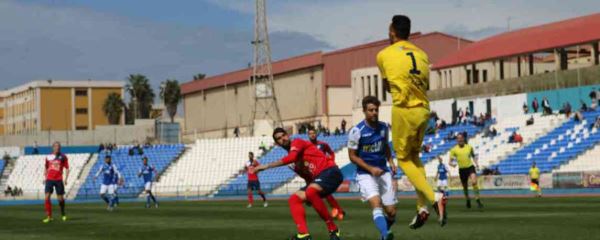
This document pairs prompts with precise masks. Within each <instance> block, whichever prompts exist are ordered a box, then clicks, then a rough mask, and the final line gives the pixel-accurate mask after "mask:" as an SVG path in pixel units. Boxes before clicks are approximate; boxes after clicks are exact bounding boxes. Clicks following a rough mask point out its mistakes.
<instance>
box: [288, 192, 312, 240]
mask: <svg viewBox="0 0 600 240" xmlns="http://www.w3.org/2000/svg"><path fill="white" fill-rule="evenodd" d="M303 202H304V201H302V199H300V197H298V195H296V194H292V196H290V199H289V200H288V203H289V205H290V213H291V214H292V219H294V223H296V228H297V229H298V233H299V234H307V233H308V227H307V226H306V213H305V211H304V206H302V203H303Z"/></svg>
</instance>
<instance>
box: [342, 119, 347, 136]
mask: <svg viewBox="0 0 600 240" xmlns="http://www.w3.org/2000/svg"><path fill="white" fill-rule="evenodd" d="M346 124H347V123H346V119H342V124H341V125H342V134H346Z"/></svg>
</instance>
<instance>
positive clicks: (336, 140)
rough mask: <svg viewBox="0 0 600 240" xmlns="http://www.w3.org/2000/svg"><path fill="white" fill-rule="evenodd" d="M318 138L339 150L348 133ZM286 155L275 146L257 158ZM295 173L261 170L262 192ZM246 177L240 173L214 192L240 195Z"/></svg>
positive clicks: (274, 158) (268, 159)
mask: <svg viewBox="0 0 600 240" xmlns="http://www.w3.org/2000/svg"><path fill="white" fill-rule="evenodd" d="M291 138H292V139H296V138H301V139H305V140H306V139H308V136H307V135H306V134H298V135H293V136H292V137H291ZM319 140H321V141H324V142H327V143H328V144H329V145H330V146H331V148H332V149H333V151H336V152H337V151H339V150H340V149H342V148H343V147H344V146H346V143H347V140H348V135H338V136H319ZM285 155H287V152H286V151H285V150H284V149H283V148H281V147H275V148H273V149H272V151H270V152H269V153H268V154H265V155H264V156H263V157H262V158H260V159H258V161H259V162H260V163H261V164H267V163H271V162H275V161H277V160H279V159H281V158H282V157H284V156H285ZM295 175H296V174H295V173H294V172H293V171H292V170H290V169H289V168H287V167H279V168H274V169H269V170H267V171H264V172H262V173H261V174H260V175H259V179H260V181H261V188H262V190H263V191H264V192H266V193H270V192H272V191H273V190H274V189H277V188H279V187H281V186H282V185H283V184H285V183H287V182H289V181H290V180H292V179H293V178H294V177H295ZM246 184H247V177H246V174H245V173H244V174H240V175H239V176H238V177H237V178H235V179H234V180H232V181H229V182H228V183H227V184H225V185H222V186H221V187H219V188H218V189H219V190H218V191H217V192H215V193H214V194H215V195H217V196H229V195H240V194H242V193H244V194H245V192H246Z"/></svg>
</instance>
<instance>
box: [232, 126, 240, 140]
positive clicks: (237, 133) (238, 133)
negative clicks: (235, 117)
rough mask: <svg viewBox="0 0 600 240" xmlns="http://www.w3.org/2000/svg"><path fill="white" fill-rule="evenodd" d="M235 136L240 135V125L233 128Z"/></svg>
mask: <svg viewBox="0 0 600 240" xmlns="http://www.w3.org/2000/svg"><path fill="white" fill-rule="evenodd" d="M233 136H235V137H236V138H237V137H240V128H239V127H235V128H234V129H233Z"/></svg>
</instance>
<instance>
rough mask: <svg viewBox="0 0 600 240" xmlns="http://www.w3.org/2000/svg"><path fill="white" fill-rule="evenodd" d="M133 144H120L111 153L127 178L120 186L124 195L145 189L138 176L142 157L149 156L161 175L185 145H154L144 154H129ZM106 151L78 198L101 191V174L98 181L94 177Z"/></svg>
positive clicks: (130, 194)
mask: <svg viewBox="0 0 600 240" xmlns="http://www.w3.org/2000/svg"><path fill="white" fill-rule="evenodd" d="M130 148H131V146H120V147H119V148H118V149H117V150H115V151H113V152H112V153H111V156H112V161H113V163H114V164H116V165H117V167H118V169H119V171H120V172H121V174H122V175H123V177H124V178H125V185H124V186H123V187H122V188H120V190H119V192H118V193H119V195H120V196H124V197H137V195H139V194H140V192H141V191H142V190H143V187H144V182H143V180H142V179H141V178H139V177H138V176H137V174H138V172H139V170H140V168H141V166H142V161H141V160H142V157H143V156H147V157H148V160H149V164H150V165H152V166H154V167H156V170H157V171H158V172H159V175H160V174H161V173H162V172H163V171H164V170H165V169H166V168H167V167H168V166H169V165H170V164H171V162H172V161H174V160H175V159H177V158H178V157H179V156H180V155H181V153H182V152H183V151H184V149H185V146H184V145H183V144H177V145H153V146H151V147H144V148H143V151H144V155H143V156H142V155H139V154H137V153H136V154H135V155H133V156H130V155H129V149H130ZM106 154H107V153H106V152H102V153H100V154H98V160H97V161H96V163H95V164H94V166H93V167H92V168H91V170H90V172H89V174H88V175H87V178H86V179H85V182H84V183H83V184H82V185H81V187H80V188H79V191H78V193H77V196H76V199H87V198H97V195H98V193H99V191H100V183H101V182H102V179H101V177H102V176H100V177H99V178H98V179H96V181H94V177H95V176H96V172H97V171H98V169H100V167H101V166H102V164H104V157H105V156H106Z"/></svg>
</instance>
